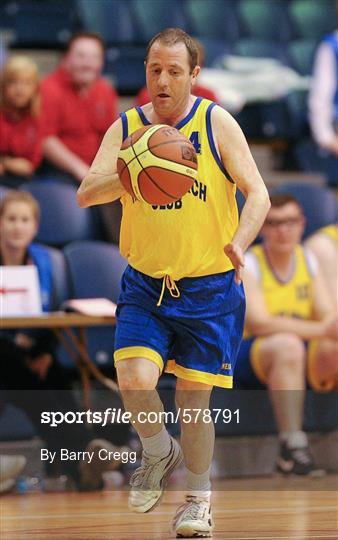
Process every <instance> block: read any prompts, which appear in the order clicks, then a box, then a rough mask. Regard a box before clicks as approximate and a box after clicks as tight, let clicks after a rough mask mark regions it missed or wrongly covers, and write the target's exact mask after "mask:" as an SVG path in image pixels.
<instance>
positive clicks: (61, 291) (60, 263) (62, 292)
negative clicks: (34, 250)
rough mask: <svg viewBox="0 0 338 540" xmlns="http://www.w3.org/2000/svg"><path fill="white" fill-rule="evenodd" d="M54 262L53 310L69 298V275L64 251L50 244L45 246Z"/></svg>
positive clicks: (52, 262)
mask: <svg viewBox="0 0 338 540" xmlns="http://www.w3.org/2000/svg"><path fill="white" fill-rule="evenodd" d="M44 247H45V248H46V249H47V251H48V253H49V256H50V259H51V264H52V277H53V291H52V303H51V311H57V310H58V309H60V306H61V304H62V303H63V302H64V301H65V300H68V298H69V276H68V271H67V267H66V260H65V256H64V254H63V252H62V251H61V250H59V249H55V248H52V247H50V246H44Z"/></svg>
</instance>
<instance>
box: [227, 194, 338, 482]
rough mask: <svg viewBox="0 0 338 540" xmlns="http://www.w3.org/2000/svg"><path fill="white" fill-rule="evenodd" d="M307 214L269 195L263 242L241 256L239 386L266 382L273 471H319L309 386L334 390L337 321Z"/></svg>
mask: <svg viewBox="0 0 338 540" xmlns="http://www.w3.org/2000/svg"><path fill="white" fill-rule="evenodd" d="M304 225H305V218H304V215H303V212H302V209H301V207H300V206H299V204H298V202H297V201H296V200H295V199H294V198H293V197H291V196H289V195H284V194H278V195H273V196H272V197H271V209H270V211H269V213H268V215H267V218H266V221H265V223H264V226H263V228H262V231H261V236H262V243H261V244H259V245H255V246H253V247H252V248H251V249H250V250H249V251H248V252H247V254H246V257H245V271H244V278H243V281H244V288H245V292H246V298H247V310H246V319H245V332H244V340H243V342H242V345H241V348H240V352H239V355H238V359H237V364H236V368H235V374H234V383H235V386H236V387H237V388H251V389H259V388H265V387H267V388H268V390H269V393H270V398H271V401H272V405H273V409H274V415H275V418H276V423H277V428H278V432H279V440H280V451H279V456H278V458H277V469H278V471H279V472H281V473H283V474H298V475H307V476H316V475H317V476H318V475H321V474H323V473H324V471H321V470H319V469H318V468H317V467H316V465H315V463H314V460H313V457H312V454H311V451H310V449H309V443H308V439H307V436H306V434H305V433H304V431H302V419H303V406H304V397H305V389H306V383H307V384H308V385H309V386H310V387H312V388H313V389H315V390H319V391H331V390H334V389H338V362H337V352H338V332H337V329H338V325H337V315H336V311H335V309H334V303H333V299H332V297H331V295H330V293H329V291H328V288H327V283H326V281H325V279H324V278H323V276H322V272H321V269H320V267H319V265H318V263H317V259H316V258H315V255H314V254H313V253H312V252H311V251H310V250H309V249H307V248H304V247H303V246H302V245H301V243H300V242H301V238H302V234H303V231H304Z"/></svg>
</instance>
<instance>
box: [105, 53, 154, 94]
mask: <svg viewBox="0 0 338 540" xmlns="http://www.w3.org/2000/svg"><path fill="white" fill-rule="evenodd" d="M145 56H146V50H145V47H144V46H142V45H141V46H140V45H139V46H126V47H118V48H117V47H111V48H109V49H108V50H107V52H106V65H105V73H106V75H108V76H111V77H112V79H113V81H114V85H115V86H116V88H117V89H118V91H119V93H122V94H128V95H135V94H136V92H138V90H139V89H140V88H142V87H143V86H144V84H145V69H144V59H145Z"/></svg>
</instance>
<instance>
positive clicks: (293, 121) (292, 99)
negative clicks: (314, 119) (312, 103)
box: [285, 90, 309, 139]
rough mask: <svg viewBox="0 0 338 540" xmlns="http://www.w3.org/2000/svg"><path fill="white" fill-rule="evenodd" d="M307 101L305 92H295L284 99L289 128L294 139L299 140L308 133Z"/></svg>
mask: <svg viewBox="0 0 338 540" xmlns="http://www.w3.org/2000/svg"><path fill="white" fill-rule="evenodd" d="M307 100H308V91H307V90H295V91H293V92H290V94H288V95H287V96H286V98H285V102H286V107H287V111H288V122H289V128H290V132H291V133H292V136H293V138H294V139H300V138H301V137H302V136H304V135H305V134H306V133H307V132H308V128H309V126H308V109H307Z"/></svg>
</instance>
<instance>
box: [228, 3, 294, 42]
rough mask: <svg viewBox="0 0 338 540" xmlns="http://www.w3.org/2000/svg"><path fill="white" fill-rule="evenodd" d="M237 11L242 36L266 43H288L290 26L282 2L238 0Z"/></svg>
mask: <svg viewBox="0 0 338 540" xmlns="http://www.w3.org/2000/svg"><path fill="white" fill-rule="evenodd" d="M237 10H238V14H239V18H240V23H241V26H242V27H243V32H242V35H243V36H244V35H246V36H249V37H252V38H256V39H262V40H267V41H288V40H289V39H290V38H291V25H290V20H289V17H288V12H287V5H286V3H285V2H284V1H283V0H273V1H271V0H240V1H239V2H237Z"/></svg>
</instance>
